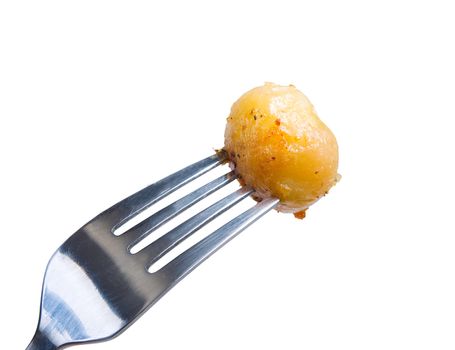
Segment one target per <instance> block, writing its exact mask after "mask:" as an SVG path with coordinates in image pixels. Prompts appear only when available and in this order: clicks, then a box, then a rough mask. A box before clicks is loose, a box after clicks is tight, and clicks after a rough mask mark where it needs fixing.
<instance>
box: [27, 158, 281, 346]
mask: <svg viewBox="0 0 455 350" xmlns="http://www.w3.org/2000/svg"><path fill="white" fill-rule="evenodd" d="M224 161H225V160H224V159H223V158H222V157H220V155H213V156H211V157H208V158H205V159H203V160H201V161H199V162H197V163H194V164H192V165H190V166H188V167H186V168H184V169H182V170H180V171H178V172H176V173H174V174H172V175H170V176H168V177H166V178H164V179H163V180H161V181H158V182H156V183H154V184H152V185H150V186H148V187H146V188H144V189H143V190H141V191H139V192H137V193H135V194H133V195H131V196H130V197H128V198H126V199H124V200H122V201H121V202H119V203H117V204H115V205H114V206H112V207H111V208H109V209H108V210H106V211H104V212H103V213H101V214H100V215H98V216H97V217H95V218H94V219H93V220H91V221H90V222H88V223H87V224H86V225H84V226H83V227H82V228H80V229H79V230H78V231H77V232H76V233H74V234H73V235H72V236H71V237H70V238H68V240H66V241H65V242H64V243H63V244H62V245H61V246H60V247H59V249H58V250H57V251H56V252H55V253H54V254H53V256H52V257H51V259H50V261H49V263H48V266H47V268H46V273H45V277H44V282H43V289H42V295H41V311H40V317H39V323H38V328H37V330H36V333H35V336H34V337H33V339H32V341H31V343H30V344H29V346H28V347H27V350H53V349H59V348H62V347H66V346H68V345H73V344H80V343H86V342H94V341H103V340H108V339H111V338H113V337H115V336H117V335H118V334H120V333H121V332H123V331H124V330H125V329H126V328H127V327H128V326H130V325H131V324H132V323H133V322H134V321H135V320H136V319H137V318H139V317H140V316H141V315H142V314H143V313H144V312H145V311H147V310H148V309H149V308H150V307H151V306H152V305H153V304H154V303H155V302H156V301H158V300H159V299H160V298H161V297H162V296H163V295H164V294H165V293H166V292H167V291H169V290H170V289H171V288H172V287H173V286H174V285H176V284H177V283H178V282H179V281H180V280H181V279H182V278H183V277H185V276H186V275H187V274H188V273H190V272H191V271H192V270H193V269H194V268H196V267H197V266H198V265H199V264H200V263H201V262H203V261H204V260H205V259H207V258H208V257H209V256H210V255H212V254H213V253H214V252H215V251H216V250H218V249H219V248H220V247H222V246H223V245H224V244H225V243H227V242H228V241H229V240H230V239H232V238H233V237H235V236H236V235H237V234H238V233H240V232H241V231H242V230H244V229H245V228H246V227H248V226H249V225H250V224H251V223H253V222H254V221H256V220H257V219H258V218H260V217H261V216H262V215H264V214H265V213H267V212H268V211H270V210H271V209H273V208H274V207H275V206H276V205H277V204H278V200H277V199H273V198H272V199H265V200H263V201H262V202H259V203H257V204H256V205H255V206H254V207H252V208H251V209H249V210H247V211H245V212H244V213H242V214H240V215H239V216H238V217H236V218H235V219H233V220H231V221H230V222H228V223H227V224H225V225H224V226H222V227H220V228H219V229H217V230H216V231H214V232H213V233H212V234H210V235H209V236H207V237H206V238H204V239H202V240H201V241H199V242H198V243H196V244H195V245H194V246H192V247H191V248H189V249H187V250H186V251H184V252H183V253H182V254H180V255H179V256H178V257H176V258H175V259H174V260H172V261H171V262H169V263H168V264H166V265H165V266H164V267H162V268H161V269H159V270H158V271H156V272H153V273H150V272H149V271H148V268H149V266H150V265H151V264H153V263H154V262H155V261H156V260H158V259H159V258H160V257H161V256H163V255H164V254H165V253H166V252H168V251H169V250H171V249H172V248H174V247H175V246H176V245H177V244H179V243H180V242H181V241H183V240H184V239H185V238H187V237H188V236H190V235H191V234H192V233H193V232H195V231H196V230H198V229H199V228H201V227H202V226H204V225H205V224H206V223H208V222H209V221H211V220H212V219H213V218H215V217H216V216H218V215H220V214H221V213H223V212H224V211H225V210H227V209H229V208H230V207H232V206H233V205H235V204H236V203H238V202H239V201H240V200H242V199H244V198H246V197H247V196H248V195H249V194H250V193H252V190H249V189H241V190H239V191H237V192H234V193H233V194H231V195H229V196H227V197H225V198H224V199H222V200H220V201H218V202H217V203H215V204H213V205H211V206H210V207H208V208H207V209H205V210H203V211H202V212H200V213H199V214H196V215H195V216H194V217H192V218H190V219H188V220H187V221H186V222H184V223H182V224H181V225H179V226H177V227H176V228H175V229H173V230H171V231H169V232H168V233H167V234H165V235H164V236H162V237H160V238H159V239H157V240H156V241H155V242H153V243H152V244H150V245H149V246H147V247H146V248H144V249H143V250H141V251H139V252H138V253H137V254H132V253H131V252H130V248H131V246H132V245H134V244H136V243H137V242H138V241H139V240H141V239H143V238H144V237H145V236H146V235H148V234H150V233H151V232H152V231H153V230H155V229H156V228H157V227H159V226H160V225H162V224H163V223H165V222H166V221H168V220H170V219H171V218H173V217H174V216H176V215H178V214H179V213H180V212H182V211H183V210H186V209H187V208H189V207H190V206H191V205H193V204H195V203H196V202H197V201H199V200H201V199H203V198H204V197H205V196H207V195H209V194H210V193H212V192H214V191H216V190H217V189H219V188H221V187H222V186H224V185H226V184H227V183H229V182H230V181H232V180H233V179H234V178H235V176H234V174H233V173H232V172H231V173H228V174H226V175H224V176H222V177H220V178H218V179H216V180H214V181H212V182H210V183H209V184H207V185H205V186H202V187H201V188H199V189H198V190H196V191H194V192H192V193H190V194H188V195H187V196H185V197H183V198H181V199H179V200H177V201H176V202H174V203H173V204H171V205H169V206H167V207H166V208H164V209H162V210H160V211H158V212H157V213H155V214H154V215H152V216H150V217H149V218H147V219H145V220H144V221H143V222H141V223H139V224H138V225H136V226H134V227H133V228H131V229H129V230H128V231H126V232H125V233H123V234H122V235H119V236H116V235H114V233H113V232H114V231H115V230H116V229H117V228H118V227H120V226H121V225H122V224H124V223H126V222H127V221H128V220H130V219H131V218H133V217H134V216H136V215H137V214H139V213H140V212H142V211H143V210H145V209H147V208H148V207H149V206H151V205H152V204H154V203H156V202H157V201H159V200H160V199H162V198H164V197H165V196H167V195H168V194H170V193H172V192H173V191H175V190H176V189H178V188H180V187H181V186H183V185H185V184H187V183H188V182H190V181H192V180H194V179H195V178H197V177H199V176H200V175H202V174H204V173H206V172H208V171H209V170H211V169H213V168H214V167H216V166H218V165H220V164H222V163H224Z"/></svg>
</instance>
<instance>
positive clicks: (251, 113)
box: [224, 83, 339, 218]
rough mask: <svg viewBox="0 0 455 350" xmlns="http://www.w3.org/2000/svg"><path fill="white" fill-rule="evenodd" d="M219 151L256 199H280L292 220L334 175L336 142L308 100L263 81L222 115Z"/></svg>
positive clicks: (302, 213)
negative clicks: (224, 118) (221, 147)
mask: <svg viewBox="0 0 455 350" xmlns="http://www.w3.org/2000/svg"><path fill="white" fill-rule="evenodd" d="M224 136H225V145H224V149H225V151H226V152H227V154H228V157H229V160H230V163H231V166H232V167H233V168H234V169H235V171H236V173H237V174H238V176H239V179H240V181H241V182H242V184H244V185H246V186H249V187H251V188H253V189H254V190H255V196H256V198H257V199H262V198H267V197H276V198H278V199H280V204H279V206H278V207H277V209H278V211H283V212H291V213H294V215H295V216H296V217H297V218H303V217H304V216H305V211H306V209H307V208H308V207H309V206H310V205H311V204H313V203H314V202H316V201H317V200H318V199H320V198H321V197H322V196H324V195H325V194H326V193H327V192H328V191H329V189H330V188H331V187H332V186H333V185H335V183H336V182H337V181H338V179H339V175H338V173H337V169H338V145H337V141H336V139H335V136H334V135H333V133H332V132H331V131H330V129H329V128H328V127H327V126H326V125H325V124H324V123H323V122H322V121H321V120H320V119H319V117H318V116H317V114H316V111H315V110H314V107H313V105H312V104H311V102H310V101H309V100H308V98H307V97H306V96H305V95H304V94H303V93H301V92H300V91H299V90H297V89H296V88H295V87H294V86H292V85H289V86H280V85H276V84H272V83H266V84H265V85H264V86H259V87H256V88H254V89H252V90H250V91H248V92H247V93H245V94H244V95H243V96H241V97H240V98H239V99H238V100H237V101H236V102H235V103H234V104H233V106H232V108H231V113H230V115H229V117H228V118H227V125H226V130H225V135H224Z"/></svg>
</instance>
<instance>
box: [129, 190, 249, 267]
mask: <svg viewBox="0 0 455 350" xmlns="http://www.w3.org/2000/svg"><path fill="white" fill-rule="evenodd" d="M252 192H253V190H250V189H244V188H241V189H239V190H237V191H235V192H234V193H231V194H230V195H228V196H226V197H224V198H223V199H221V200H219V201H217V202H216V203H214V204H212V205H211V206H209V207H208V208H206V209H204V210H202V211H201V212H199V213H198V214H196V215H194V216H193V217H191V218H189V219H188V220H186V221H185V222H183V223H182V224H180V225H178V226H177V227H175V228H174V229H172V230H171V231H169V232H168V233H166V234H165V235H163V236H161V237H160V238H158V239H157V240H156V241H155V242H153V243H151V244H150V245H148V246H147V247H145V248H143V249H142V250H140V251H139V252H137V253H136V254H135V255H136V256H137V258H138V259H141V260H142V261H143V262H144V264H145V265H147V266H146V267H147V268H149V267H150V266H151V265H152V264H153V263H155V262H156V261H157V260H158V259H160V258H161V257H162V256H163V255H164V254H166V253H167V252H168V251H170V250H171V249H172V248H174V247H175V246H177V245H178V244H179V243H181V242H182V241H184V240H185V239H186V238H188V237H189V236H191V235H192V234H193V233H194V232H196V231H197V230H199V229H200V228H202V227H203V226H204V225H206V224H207V223H209V222H210V221H212V220H213V219H215V218H216V217H217V216H219V215H221V214H222V213H223V212H225V211H226V210H228V209H229V208H231V207H232V206H234V205H235V204H237V203H238V202H240V201H241V200H243V199H245V198H246V197H248V196H249V195H250V194H251V193H252Z"/></svg>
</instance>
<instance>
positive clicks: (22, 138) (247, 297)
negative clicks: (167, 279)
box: [0, 1, 455, 350]
mask: <svg viewBox="0 0 455 350" xmlns="http://www.w3.org/2000/svg"><path fill="white" fill-rule="evenodd" d="M450 4H451V2H450V1H445V2H444V1H381V2H380V1H377V2H373V1H339V2H336V1H333V2H329V1H294V2H291V1H275V2H271V1H255V2H253V1H241V2H235V1H230V2H227V1H226V2H223V3H221V2H209V1H206V2H202V1H180V2H178V1H168V2H149V1H129V2H126V1H125V2H119V1H77V2H64V1H3V2H2V3H1V4H0V118H1V119H0V120H1V124H0V152H1V153H0V154H1V165H0V166H1V172H0V179H1V181H0V193H1V197H0V210H1V213H2V214H1V223H2V229H1V231H2V233H1V237H2V239H1V244H2V253H1V254H0V269H1V278H2V282H1V285H2V287H1V289H0V293H1V299H0V310H1V312H2V316H1V318H0V326H1V327H0V329H1V334H2V344H3V345H2V346H1V347H2V349H3V348H5V349H6V348H7V349H23V348H25V346H26V345H27V343H28V341H29V339H30V338H31V336H32V334H33V332H34V329H35V326H36V321H37V317H38V304H39V294H40V289H41V281H42V275H43V272H44V269H45V266H46V263H47V261H48V259H49V257H50V256H51V254H52V253H53V251H54V250H55V249H56V248H57V247H58V246H59V245H60V244H61V243H62V242H63V241H64V240H65V239H66V237H68V236H69V235H70V234H71V233H73V232H74V231H75V230H76V229H77V228H79V227H80V226H81V225H82V224H84V223H85V222H86V221H88V220H89V219H90V218H92V217H93V216H95V215H96V214H97V213H98V212H100V211H101V210H103V209H105V208H107V207H108V206H110V205H112V204H113V203H115V202H116V201H118V200H120V199H122V198H123V197H125V196H127V195H128V194H130V193H132V192H134V191H136V190H138V189H140V188H141V187H143V186H145V185H147V184H149V183H151V182H154V181H156V180H158V179H160V178H161V177H163V176H164V175H166V174H169V173H170V172H172V171H175V170H178V169H179V168H181V167H183V166H185V165H187V164H189V163H191V162H193V161H197V160H199V159H200V158H203V157H205V156H208V155H210V154H211V153H212V149H213V148H214V147H221V146H222V145H223V132H224V124H225V117H226V116H227V115H228V113H229V108H230V105H231V104H232V103H233V102H234V101H235V99H237V98H238V97H239V96H240V95H241V94H242V93H243V92H245V91H246V90H248V89H250V88H252V87H254V86H257V85H261V84H262V83H263V82H264V81H273V82H276V83H280V84H290V83H292V84H294V85H296V86H297V87H298V88H299V89H301V90H302V91H303V92H304V93H305V94H307V96H308V97H309V98H310V99H311V101H312V102H313V103H314V105H315V106H316V109H317V111H318V113H319V115H320V117H321V118H322V119H323V120H324V121H325V122H326V123H327V124H328V125H329V126H330V127H331V129H332V130H333V131H334V133H335V134H336V136H337V138H338V142H339V146H340V169H339V171H340V173H341V174H342V175H343V179H342V181H341V182H340V183H339V184H338V185H337V186H336V187H335V188H334V189H333V190H332V191H331V193H330V195H329V196H327V197H325V198H324V199H323V200H321V201H320V202H318V203H317V204H316V205H315V206H314V207H312V208H311V209H310V210H309V211H308V213H307V218H306V219H305V220H303V221H298V220H295V219H294V218H293V217H292V216H290V215H284V214H277V213H275V212H273V213H269V214H268V215H267V216H266V217H264V218H263V219H262V220H260V221H259V222H257V223H256V224H255V225H253V226H252V227H251V228H249V229H248V230H247V231H245V232H244V233H242V234H241V235H240V236H239V237H238V238H236V239H235V240H234V241H233V242H231V243H230V244H229V245H227V246H226V247H225V248H223V249H222V250H221V251H220V252H219V253H217V254H215V256H213V257H212V258H210V259H209V260H208V261H207V262H205V263H204V264H203V265H201V267H199V268H198V269H197V270H196V271H195V272H193V273H192V274H191V275H190V276H189V277H187V278H186V279H185V280H184V281H183V282H181V283H180V284H179V285H178V286H177V287H176V288H175V289H173V290H172V291H171V292H170V293H169V294H168V295H166V296H165V297H164V298H163V299H162V300H161V301H160V302H159V303H158V304H157V305H156V306H154V307H153V308H152V309H151V310H150V311H149V312H148V313H147V314H146V315H145V316H144V317H142V318H141V319H140V320H139V321H138V322H137V323H136V324H135V325H134V326H133V327H131V328H130V329H128V330H127V332H125V333H124V334H123V335H121V336H120V337H119V338H117V339H115V340H113V341H111V342H108V343H102V344H95V345H89V346H87V347H86V349H99V350H101V349H112V350H113V349H125V348H128V349H154V348H155V349H179V348H186V349H263V348H270V349H315V350H316V349H350V350H353V349H440V350H442V349H454V348H455V254H454V250H455V237H454V235H455V227H454V226H455V225H454V220H453V217H454V212H453V209H454V196H455V190H454V179H455V171H454V152H455V141H454V127H453V119H454V118H455V103H454V93H455V68H454V67H455V46H454V42H455V41H454V39H455V38H454V36H455V35H454V33H455V22H454V10H453V9H451V6H450ZM249 204H251V203H249ZM191 214H194V212H191V213H189V215H191ZM6 343H8V344H9V345H7V346H6V345H5V344H6Z"/></svg>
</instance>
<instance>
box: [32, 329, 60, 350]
mask: <svg viewBox="0 0 455 350" xmlns="http://www.w3.org/2000/svg"><path fill="white" fill-rule="evenodd" d="M56 349H58V346H57V345H55V344H54V343H53V342H51V341H50V340H49V338H48V337H47V336H46V335H45V334H44V333H42V332H41V331H40V330H37V331H36V333H35V335H34V336H33V339H32V341H31V342H30V344H29V345H28V346H27V349H25V350H56Z"/></svg>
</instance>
